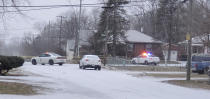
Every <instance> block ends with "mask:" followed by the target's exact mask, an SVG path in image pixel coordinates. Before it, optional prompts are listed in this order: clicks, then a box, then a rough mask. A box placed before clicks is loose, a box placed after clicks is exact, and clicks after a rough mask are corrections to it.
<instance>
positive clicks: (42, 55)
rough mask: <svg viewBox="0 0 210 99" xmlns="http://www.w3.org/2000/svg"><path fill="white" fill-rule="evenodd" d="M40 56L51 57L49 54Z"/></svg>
mask: <svg viewBox="0 0 210 99" xmlns="http://www.w3.org/2000/svg"><path fill="white" fill-rule="evenodd" d="M39 57H50V55H49V54H41V55H40V56H39Z"/></svg>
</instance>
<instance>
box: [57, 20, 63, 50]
mask: <svg viewBox="0 0 210 99" xmlns="http://www.w3.org/2000/svg"><path fill="white" fill-rule="evenodd" d="M57 17H59V18H60V32H59V37H58V41H59V52H60V53H61V52H62V51H61V50H62V48H61V38H62V24H63V19H64V18H65V17H64V16H57Z"/></svg>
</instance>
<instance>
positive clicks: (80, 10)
mask: <svg viewBox="0 0 210 99" xmlns="http://www.w3.org/2000/svg"><path fill="white" fill-rule="evenodd" d="M81 14H82V0H80V7H79V20H78V24H79V27H78V28H79V29H78V32H77V34H76V39H75V52H76V53H75V56H77V58H79V56H80V49H79V46H80V45H79V42H80V41H79V38H80V36H79V34H80V32H81Z"/></svg>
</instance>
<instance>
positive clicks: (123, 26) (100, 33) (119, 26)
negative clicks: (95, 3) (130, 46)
mask: <svg viewBox="0 0 210 99" xmlns="http://www.w3.org/2000/svg"><path fill="white" fill-rule="evenodd" d="M125 4H128V1H126V0H108V2H107V3H106V5H105V7H104V10H103V11H102V13H101V15H100V22H99V26H98V30H97V33H96V34H95V35H94V38H95V49H96V50H97V51H96V54H100V52H101V51H102V50H103V46H104V44H105V42H106V41H107V40H109V41H110V42H111V43H112V44H111V50H112V55H113V56H115V55H116V47H117V45H118V44H120V40H123V39H125V32H126V30H128V29H129V22H128V19H127V18H126V17H127V15H126V11H125V9H124V8H123V5H125Z"/></svg>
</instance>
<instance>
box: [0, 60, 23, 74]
mask: <svg viewBox="0 0 210 99" xmlns="http://www.w3.org/2000/svg"><path fill="white" fill-rule="evenodd" d="M23 63H24V59H23V58H21V57H17V56H0V75H5V74H6V73H7V72H9V70H11V69H13V68H17V67H20V66H22V65H23Z"/></svg>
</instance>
